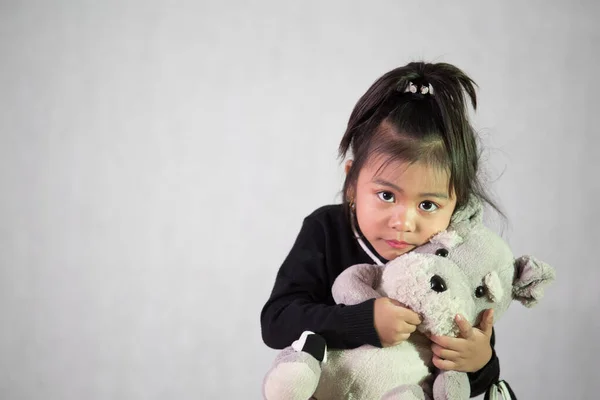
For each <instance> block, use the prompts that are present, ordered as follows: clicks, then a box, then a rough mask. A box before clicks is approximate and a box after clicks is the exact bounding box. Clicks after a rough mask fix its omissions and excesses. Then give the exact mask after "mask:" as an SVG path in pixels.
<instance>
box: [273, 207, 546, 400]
mask: <svg viewBox="0 0 600 400" xmlns="http://www.w3.org/2000/svg"><path fill="white" fill-rule="evenodd" d="M554 275H555V272H554V269H553V268H552V267H550V266H549V265H547V264H545V263H543V262H541V261H538V260H536V259H535V258H533V257H531V256H522V257H518V258H515V257H514V256H513V254H512V252H511V250H510V248H509V247H508V245H507V244H506V243H505V242H504V241H503V240H502V239H501V238H500V237H499V236H498V235H496V234H495V233H493V232H492V231H491V230H489V229H488V228H487V227H485V225H484V224H483V222H482V205H481V203H480V202H479V201H478V200H477V199H475V198H472V199H471V200H470V202H469V204H468V205H467V206H466V207H465V208H464V209H463V210H461V211H459V212H457V213H455V215H454V216H453V219H452V221H451V224H450V227H449V228H448V229H447V230H446V231H444V232H441V233H439V234H437V235H436V236H434V237H433V238H432V239H431V240H430V241H429V242H428V243H426V244H424V245H422V246H420V247H418V248H417V249H415V250H413V251H412V252H410V253H407V254H404V255H402V256H400V257H398V258H396V259H395V260H392V261H390V262H388V263H387V264H386V265H385V266H383V267H380V266H377V265H371V264H360V265H355V266H352V267H350V268H348V269H346V270H345V271H344V272H343V273H342V274H340V276H339V277H338V278H337V279H336V281H335V283H334V285H333V288H332V292H333V297H334V299H335V301H336V302H337V303H338V304H347V305H352V304H358V303H362V302H364V301H366V300H368V299H370V298H374V297H375V298H376V297H381V296H387V297H390V298H393V299H396V300H398V301H399V302H400V303H402V304H404V305H406V306H407V307H408V308H410V309H412V310H413V311H415V312H416V313H418V314H419V315H420V316H421V319H422V323H421V324H420V325H419V327H418V330H417V332H415V333H413V334H412V335H411V336H410V338H409V340H407V341H405V342H402V343H401V344H399V345H397V346H393V347H387V348H377V347H373V346H370V345H364V346H361V347H358V348H356V349H351V350H329V351H326V354H325V358H324V360H323V362H319V361H318V360H317V359H316V358H314V357H313V356H312V355H311V354H309V353H307V352H304V351H299V350H301V348H302V344H303V342H304V341H305V340H306V338H307V337H309V335H310V332H305V333H304V334H303V335H302V338H301V339H299V341H297V342H296V343H295V344H294V345H293V346H291V347H289V348H286V349H284V350H282V351H281V353H280V354H279V355H278V357H277V358H276V359H275V362H274V365H273V368H272V369H271V370H270V371H269V373H268V374H267V376H266V377H265V381H264V385H263V394H264V396H265V398H266V399H267V400H275V399H286V400H290V399H298V400H300V399H302V400H306V399H309V398H315V399H318V400H327V399H369V400H373V399H387V400H390V399H398V400H409V399H410V400H416V399H419V400H425V399H434V400H450V399H453V400H454V399H456V400H462V399H468V398H469V396H470V385H469V380H468V377H467V375H466V373H462V372H457V371H440V370H437V369H436V368H435V366H434V365H433V363H432V361H431V360H432V352H431V342H430V341H429V339H427V337H426V336H425V335H424V334H425V333H431V334H435V335H444V336H456V335H457V334H458V327H457V326H456V324H455V322H454V317H455V315H456V314H459V313H460V314H462V315H463V316H464V317H465V318H466V319H467V320H468V321H469V322H470V323H471V324H472V325H476V324H477V323H478V320H477V319H478V317H479V316H480V315H481V312H482V311H483V310H485V309H488V308H492V309H493V310H494V320H495V321H497V320H498V318H499V317H500V316H501V315H502V314H503V313H504V312H505V311H506V309H507V308H508V307H509V305H510V304H511V303H512V300H518V301H520V302H521V303H522V304H524V305H525V306H527V307H532V306H533V305H535V304H536V303H537V302H538V300H539V299H540V298H541V297H542V296H543V291H544V286H545V285H547V284H548V283H550V282H551V281H552V280H553V279H554Z"/></svg>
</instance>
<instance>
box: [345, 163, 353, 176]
mask: <svg viewBox="0 0 600 400" xmlns="http://www.w3.org/2000/svg"><path fill="white" fill-rule="evenodd" d="M352 161H353V160H346V164H345V165H344V171H345V172H346V175H348V172H350V168H351V167H352Z"/></svg>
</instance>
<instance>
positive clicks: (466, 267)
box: [379, 198, 555, 336]
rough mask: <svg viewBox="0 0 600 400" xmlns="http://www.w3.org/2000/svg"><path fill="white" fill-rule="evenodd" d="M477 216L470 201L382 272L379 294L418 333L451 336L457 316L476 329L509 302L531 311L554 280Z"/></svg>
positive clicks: (477, 206)
mask: <svg viewBox="0 0 600 400" xmlns="http://www.w3.org/2000/svg"><path fill="white" fill-rule="evenodd" d="M481 216H482V205H481V203H480V202H479V201H478V200H477V199H475V198H472V199H471V201H470V202H469V203H468V204H467V206H466V208H465V209H463V210H461V211H459V212H457V213H456V214H455V216H454V217H453V220H452V221H451V225H450V227H449V228H448V230H446V231H444V232H441V233H439V234H437V235H436V236H434V237H433V238H432V239H431V240H430V241H429V242H428V243H427V244H425V245H423V246H420V247H418V248H417V249H415V250H414V251H413V252H411V253H408V254H406V255H403V256H400V257H398V258H396V259H395V260H392V261H390V262H389V263H388V264H387V265H386V266H385V267H384V270H383V272H382V275H381V286H380V288H379V291H380V293H381V294H382V295H385V296H388V297H391V298H395V299H396V300H398V301H400V302H401V303H403V304H405V305H406V306H407V307H409V308H411V309H412V310H413V311H415V312H416V313H418V314H420V315H421V317H422V319H423V322H422V324H421V325H420V326H419V329H420V330H421V331H423V332H431V333H434V334H437V335H446V336H450V335H452V336H454V335H456V334H457V333H458V327H457V326H456V324H455V323H454V320H453V318H454V316H455V315H456V314H458V313H461V314H462V315H464V317H465V318H466V319H467V320H469V322H470V323H471V324H476V323H477V322H478V321H477V318H478V316H480V315H481V312H482V311H483V310H485V309H488V308H491V309H493V310H494V319H496V320H497V319H498V318H499V317H500V316H501V315H502V314H503V313H504V311H506V309H507V308H508V307H509V305H510V304H511V302H512V300H518V301H520V302H521V303H522V304H524V305H525V306H527V307H531V306H533V305H535V304H536V303H537V302H538V300H539V299H540V298H541V297H542V296H543V290H544V286H545V285H546V284H548V283H550V282H551V281H552V280H553V279H554V276H555V273H554V269H553V268H551V267H550V266H549V265H547V264H545V263H543V262H540V261H538V260H536V259H535V258H533V257H530V256H522V257H518V258H515V257H514V256H513V253H512V251H511V250H510V248H509V247H508V245H507V244H506V243H505V242H504V240H502V238H501V237H499V236H498V235H497V234H495V233H494V232H492V231H491V230H490V229H488V228H487V227H486V226H485V225H484V224H483V222H482V217H481Z"/></svg>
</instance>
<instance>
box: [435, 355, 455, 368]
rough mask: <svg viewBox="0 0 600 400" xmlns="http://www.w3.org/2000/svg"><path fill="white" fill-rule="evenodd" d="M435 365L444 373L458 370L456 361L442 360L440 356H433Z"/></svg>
mask: <svg viewBox="0 0 600 400" xmlns="http://www.w3.org/2000/svg"><path fill="white" fill-rule="evenodd" d="M432 361H433V365H435V366H436V367H437V368H439V369H441V370H444V371H454V370H455V369H456V363H455V362H454V361H449V360H442V359H441V358H439V357H438V356H433V358H432Z"/></svg>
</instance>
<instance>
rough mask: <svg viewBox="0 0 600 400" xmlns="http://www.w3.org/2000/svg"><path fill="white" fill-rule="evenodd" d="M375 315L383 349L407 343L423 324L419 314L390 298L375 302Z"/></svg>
mask: <svg viewBox="0 0 600 400" xmlns="http://www.w3.org/2000/svg"><path fill="white" fill-rule="evenodd" d="M373 314H374V320H375V330H376V331H377V334H378V335H379V341H380V342H381V345H382V346H383V347H389V346H395V345H397V344H399V343H401V342H403V341H405V340H406V339H408V338H409V336H410V334H411V333H413V332H414V331H415V330H416V329H417V325H419V324H420V323H421V318H419V315H418V314H417V313H415V312H413V311H411V310H409V309H408V308H404V307H402V305H401V304H400V302H398V301H397V300H394V299H390V298H388V297H380V298H378V299H377V300H375V305H374V311H373Z"/></svg>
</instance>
